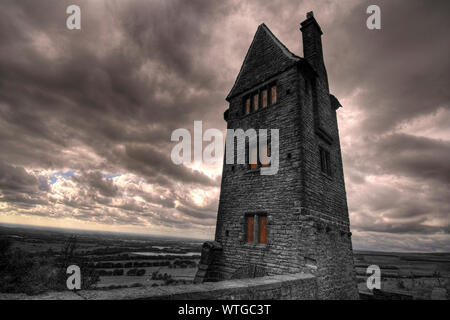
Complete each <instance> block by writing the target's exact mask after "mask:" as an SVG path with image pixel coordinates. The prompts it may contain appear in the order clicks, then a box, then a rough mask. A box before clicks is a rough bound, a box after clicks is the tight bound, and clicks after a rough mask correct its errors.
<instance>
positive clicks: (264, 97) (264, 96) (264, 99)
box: [261, 89, 268, 108]
mask: <svg viewBox="0 0 450 320" xmlns="http://www.w3.org/2000/svg"><path fill="white" fill-rule="evenodd" d="M267 102H268V101H267V89H266V90H263V91H262V94H261V106H262V107H263V108H265V107H267Z"/></svg>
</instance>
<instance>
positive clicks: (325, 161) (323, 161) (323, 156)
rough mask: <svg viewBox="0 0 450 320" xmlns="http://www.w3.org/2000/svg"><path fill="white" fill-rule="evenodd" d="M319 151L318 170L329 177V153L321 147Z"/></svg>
mask: <svg viewBox="0 0 450 320" xmlns="http://www.w3.org/2000/svg"><path fill="white" fill-rule="evenodd" d="M319 151H320V169H321V170H322V172H323V173H326V174H327V175H329V176H331V162H330V152H329V151H328V150H325V149H324V148H322V147H319Z"/></svg>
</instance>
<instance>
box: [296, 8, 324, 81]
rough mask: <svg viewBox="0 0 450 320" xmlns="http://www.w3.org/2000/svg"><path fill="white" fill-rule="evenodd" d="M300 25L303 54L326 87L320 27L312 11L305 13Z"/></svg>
mask: <svg viewBox="0 0 450 320" xmlns="http://www.w3.org/2000/svg"><path fill="white" fill-rule="evenodd" d="M300 25H301V27H300V30H301V32H302V38H303V56H304V57H305V59H306V60H307V61H308V62H309V63H310V64H311V66H312V67H313V68H314V70H315V71H316V72H317V74H318V76H319V79H320V80H321V81H323V83H324V85H325V86H326V87H327V88H328V76H327V70H326V68H325V63H324V61H323V51H322V39H321V36H322V34H323V32H322V29H321V28H320V26H319V24H318V23H317V21H316V19H314V13H313V12H312V11H310V12H308V13H307V14H306V20H305V21H303V22H302V23H301V24H300Z"/></svg>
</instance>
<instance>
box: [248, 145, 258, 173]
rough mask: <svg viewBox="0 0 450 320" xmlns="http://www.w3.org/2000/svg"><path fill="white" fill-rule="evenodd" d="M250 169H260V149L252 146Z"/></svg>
mask: <svg viewBox="0 0 450 320" xmlns="http://www.w3.org/2000/svg"><path fill="white" fill-rule="evenodd" d="M249 150H250V169H256V168H257V167H258V147H257V146H250V148H249Z"/></svg>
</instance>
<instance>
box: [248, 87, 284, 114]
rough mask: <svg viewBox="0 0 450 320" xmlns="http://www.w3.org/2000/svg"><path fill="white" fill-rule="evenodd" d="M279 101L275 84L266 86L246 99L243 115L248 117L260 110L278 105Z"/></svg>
mask: <svg viewBox="0 0 450 320" xmlns="http://www.w3.org/2000/svg"><path fill="white" fill-rule="evenodd" d="M277 101H278V98H277V86H276V85H274V84H272V85H269V86H264V87H262V88H259V89H258V91H257V92H253V93H251V94H249V95H248V96H246V97H245V99H244V107H243V113H244V115H248V114H249V113H251V112H255V111H258V110H259V109H260V108H266V107H268V106H269V105H272V104H276V103H277Z"/></svg>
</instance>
